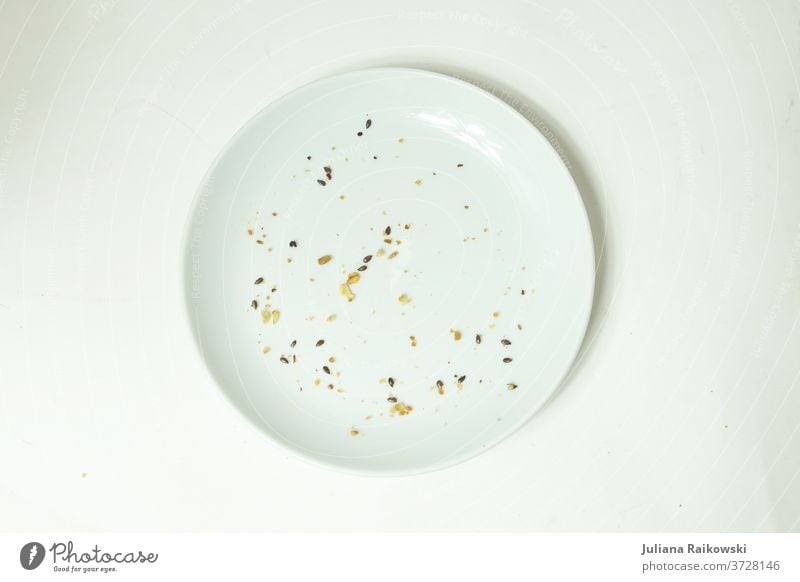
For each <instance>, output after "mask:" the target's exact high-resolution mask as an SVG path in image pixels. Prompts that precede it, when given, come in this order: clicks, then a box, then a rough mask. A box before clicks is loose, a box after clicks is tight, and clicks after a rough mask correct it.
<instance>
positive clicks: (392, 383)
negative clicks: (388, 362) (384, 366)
mask: <svg viewBox="0 0 800 582" xmlns="http://www.w3.org/2000/svg"><path fill="white" fill-rule="evenodd" d="M386 381H387V382H388V383H389V386H390V387H391V388H394V378H389V379H388V380H386Z"/></svg>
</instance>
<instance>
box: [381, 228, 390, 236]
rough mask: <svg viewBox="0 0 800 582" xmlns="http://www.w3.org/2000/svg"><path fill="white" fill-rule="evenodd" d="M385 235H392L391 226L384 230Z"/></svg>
mask: <svg viewBox="0 0 800 582" xmlns="http://www.w3.org/2000/svg"><path fill="white" fill-rule="evenodd" d="M383 234H385V235H386V236H389V235H390V234H392V227H391V226H387V227H386V228H384V229H383Z"/></svg>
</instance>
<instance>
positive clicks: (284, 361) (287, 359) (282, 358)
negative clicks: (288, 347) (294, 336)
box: [281, 356, 289, 364]
mask: <svg viewBox="0 0 800 582" xmlns="http://www.w3.org/2000/svg"><path fill="white" fill-rule="evenodd" d="M281 362H283V363H284V364H288V363H289V358H287V357H286V356H281Z"/></svg>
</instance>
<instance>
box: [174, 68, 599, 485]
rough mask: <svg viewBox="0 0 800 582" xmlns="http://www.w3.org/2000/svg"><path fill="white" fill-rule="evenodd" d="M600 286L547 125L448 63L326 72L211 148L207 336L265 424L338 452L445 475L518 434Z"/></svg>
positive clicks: (390, 468) (202, 302)
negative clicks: (449, 69) (540, 126)
mask: <svg viewBox="0 0 800 582" xmlns="http://www.w3.org/2000/svg"><path fill="white" fill-rule="evenodd" d="M593 285H594V258H593V249H592V239H591V233H590V229H589V223H588V220H587V217H586V212H585V209H584V207H583V204H582V202H581V198H580V196H579V194H578V191H577V189H576V187H575V184H574V183H573V181H572V179H571V177H570V175H569V173H568V172H567V169H566V168H565V166H564V165H563V163H562V161H561V160H560V159H559V157H558V155H557V154H556V152H555V151H554V150H553V149H552V148H551V147H550V144H549V143H548V142H547V140H546V139H545V138H544V137H543V136H542V135H541V134H540V133H539V132H538V131H537V130H536V129H535V128H534V127H533V126H532V125H531V124H530V123H529V122H528V121H527V120H526V119H525V118H524V117H522V116H521V115H520V114H519V113H518V112H516V111H515V110H514V109H512V108H511V107H509V106H507V105H506V104H505V103H503V102H502V101H500V100H498V99H496V98H495V97H493V96H492V95H490V94H488V93H486V92H484V91H482V90H480V89H478V88H476V87H474V86H472V85H470V84H468V83H465V82H462V81H459V80H457V79H453V78H450V77H447V76H444V75H440V74H435V73H431V72H427V71H421V70H412V69H394V68H391V69H370V70H364V71H359V72H354V73H347V74H342V75H337V76H334V77H330V78H326V79H322V80H320V81H317V82H314V83H311V84H310V85H306V86H304V87H301V88H300V89H297V90H296V91H293V92H291V93H289V94H288V95H285V96H284V97H282V98H280V99H278V100H277V101H276V102H274V103H272V104H271V105H269V106H268V107H267V108H266V109H264V110H263V111H262V112H261V113H259V114H258V115H257V116H256V117H255V118H253V119H252V120H250V121H249V122H248V123H247V124H246V125H245V126H244V127H243V128H242V129H241V130H240V131H239V132H238V133H237V134H236V135H235V136H234V137H233V139H232V140H231V141H230V143H229V144H228V145H227V146H226V147H225V148H224V150H223V151H222V153H221V154H220V155H219V157H218V158H217V159H216V161H215V162H214V163H213V165H212V167H211V169H210V170H209V172H208V174H207V176H206V177H205V179H204V181H203V183H202V185H201V187H200V190H199V192H198V195H197V200H196V202H195V205H194V209H193V214H192V216H191V217H190V220H189V225H188V233H187V238H186V262H185V286H186V287H185V289H186V301H187V305H188V310H189V317H190V321H191V325H192V327H193V330H194V334H195V337H196V340H197V342H198V345H199V346H200V349H201V351H202V354H203V356H204V358H205V360H206V362H207V364H208V367H209V369H210V370H211V372H212V374H213V375H214V377H215V378H216V380H217V382H218V383H219V386H220V387H221V388H222V390H223V391H224V393H225V394H226V395H227V397H228V399H229V400H230V401H231V402H232V403H233V404H234V406H235V407H236V408H237V409H238V410H239V411H240V412H241V413H242V414H243V415H244V416H246V417H247V418H248V419H249V420H250V421H252V423H253V424H255V425H256V426H257V427H258V428H259V429H260V430H261V431H263V432H264V433H265V434H267V435H268V436H270V437H271V438H272V439H274V440H275V441H276V442H278V443H280V444H282V445H284V446H286V447H288V448H290V449H291V450H293V451H294V452H296V453H297V454H299V455H301V456H303V457H305V458H307V459H310V460H313V461H315V462H319V463H322V464H325V465H327V466H331V467H335V468H339V469H343V470H350V471H356V472H368V473H377V474H402V473H416V472H422V471H428V470H433V469H438V468H442V467H445V466H447V465H451V464H453V463H456V462H459V461H462V460H464V459H467V458H469V457H471V456H474V455H476V454H477V453H479V452H481V451H484V450H486V449H487V448H488V447H489V446H491V445H493V444H495V443H497V442H499V441H500V440H501V439H503V438H504V437H506V436H508V435H509V434H511V433H512V432H513V431H514V430H516V429H517V428H519V427H520V426H521V425H522V424H524V423H525V422H526V421H527V420H528V419H530V418H531V416H533V414H534V413H535V412H536V411H537V410H538V409H539V408H540V407H541V406H542V405H543V404H544V403H545V401H546V400H547V399H548V397H549V396H550V395H551V394H552V393H553V392H554V390H555V389H556V388H557V387H558V385H559V383H560V382H561V381H562V379H563V378H564V377H565V375H566V373H567V371H568V369H569V367H570V365H571V363H572V360H573V359H574V357H575V355H576V353H577V350H578V348H579V346H580V343H581V341H582V338H583V335H584V332H585V329H586V325H587V322H588V319H589V314H590V311H591V304H592V295H593Z"/></svg>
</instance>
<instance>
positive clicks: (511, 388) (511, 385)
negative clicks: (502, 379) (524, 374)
mask: <svg viewBox="0 0 800 582" xmlns="http://www.w3.org/2000/svg"><path fill="white" fill-rule="evenodd" d="M506 388H508V389H509V390H516V389H517V385H516V384H514V383H513V382H509V383H508V384H506Z"/></svg>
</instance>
